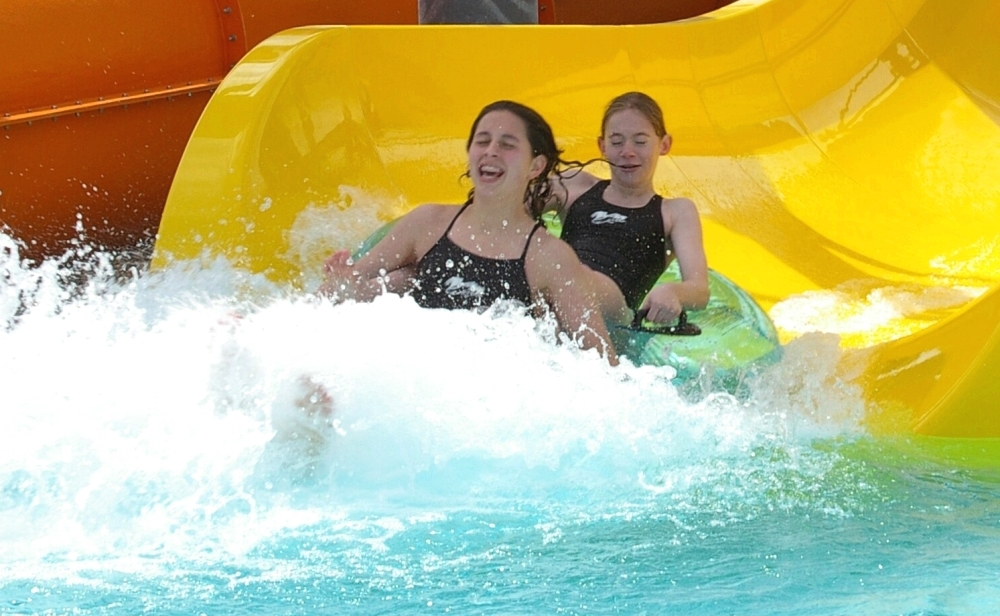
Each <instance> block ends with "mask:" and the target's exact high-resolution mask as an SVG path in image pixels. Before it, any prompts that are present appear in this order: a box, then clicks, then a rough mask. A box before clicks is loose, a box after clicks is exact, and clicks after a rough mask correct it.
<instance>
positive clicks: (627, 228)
mask: <svg viewBox="0 0 1000 616" xmlns="http://www.w3.org/2000/svg"><path fill="white" fill-rule="evenodd" d="M608 184H610V182H609V181H608V180H602V181H600V182H598V183H597V184H596V185H595V186H593V187H592V188H591V189H590V190H588V191H587V192H585V193H583V194H582V195H580V197H579V198H577V200H576V201H575V202H574V203H573V205H572V206H570V208H569V211H568V212H567V213H566V220H565V222H564V223H563V231H562V239H563V240H564V241H565V242H566V243H567V244H569V245H570V246H572V247H573V250H575V251H576V254H577V256H578V257H579V258H580V261H581V262H582V263H583V264H584V265H586V266H587V267H589V268H591V269H592V270H595V271H598V272H600V273H602V274H605V275H606V276H608V277H609V278H611V279H612V280H614V281H615V284H617V285H618V288H619V289H621V292H622V295H624V296H625V303H626V304H627V305H628V307H629V308H631V309H633V310H637V309H638V308H639V306H640V305H641V303H642V300H643V298H645V297H646V294H647V293H649V290H650V289H652V288H653V285H655V284H656V281H657V279H658V278H659V277H660V274H662V273H663V269H664V268H665V267H666V256H665V255H666V254H667V253H669V252H671V251H672V250H673V245H672V244H671V242H670V239H669V238H667V236H666V233H665V232H664V230H663V213H662V208H661V207H660V206H661V204H662V203H663V198H662V197H661V196H660V195H653V198H652V199H650V200H649V203H647V204H646V205H644V206H642V207H640V208H629V207H619V206H617V205H612V204H610V203H608V202H607V201H605V200H604V189H605V188H607V187H608Z"/></svg>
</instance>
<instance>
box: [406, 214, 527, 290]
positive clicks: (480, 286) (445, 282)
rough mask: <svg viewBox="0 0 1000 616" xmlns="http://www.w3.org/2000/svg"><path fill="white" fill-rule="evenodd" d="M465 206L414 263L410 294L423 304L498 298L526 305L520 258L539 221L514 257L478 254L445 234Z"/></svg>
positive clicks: (524, 252) (525, 277) (525, 284)
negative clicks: (518, 255)
mask: <svg viewBox="0 0 1000 616" xmlns="http://www.w3.org/2000/svg"><path fill="white" fill-rule="evenodd" d="M468 206H469V204H468V203H467V204H465V205H464V206H462V209H460V210H459V211H458V214H455V217H454V218H452V219H451V223H449V224H448V228H447V229H445V232H444V235H442V236H441V239H439V240H438V241H437V242H436V243H435V244H434V245H433V246H431V249H430V250H428V251H427V254H425V255H424V256H423V258H422V259H420V261H419V262H418V263H417V275H416V284H415V287H416V289H415V290H414V291H413V298H414V299H415V300H416V301H417V303H418V304H419V305H421V306H423V307H424V308H450V309H469V308H480V307H485V306H489V305H491V304H493V303H495V302H497V301H499V300H515V301H518V302H521V303H522V304H524V305H525V306H530V305H531V304H532V297H531V285H529V284H528V276H527V273H526V272H525V269H524V258H525V256H526V255H527V254H528V247H529V246H530V245H531V238H532V236H534V235H535V231H537V230H538V228H539V227H541V226H542V223H537V224H535V226H534V228H532V230H531V233H529V234H528V240H527V241H526V242H525V243H524V250H522V251H521V256H520V257H518V258H517V259H491V258H489V257H481V256H479V255H476V254H473V253H471V252H469V251H467V250H465V249H463V248H461V247H460V246H458V245H457V244H455V243H454V242H453V241H451V239H450V238H449V237H448V234H449V233H450V232H451V228H452V227H453V226H454V225H455V221H456V220H458V217H459V216H461V215H462V212H464V211H465V208H467V207H468Z"/></svg>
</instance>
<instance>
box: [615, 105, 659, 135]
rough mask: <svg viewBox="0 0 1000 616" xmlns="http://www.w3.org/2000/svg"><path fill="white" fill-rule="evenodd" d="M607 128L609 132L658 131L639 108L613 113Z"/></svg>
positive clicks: (651, 132) (652, 132)
mask: <svg viewBox="0 0 1000 616" xmlns="http://www.w3.org/2000/svg"><path fill="white" fill-rule="evenodd" d="M605 130H606V132H609V133H611V132H614V133H625V132H631V133H639V132H646V133H650V134H654V133H655V132H656V129H655V128H654V127H653V123H652V122H651V121H650V120H649V118H647V117H646V116H645V115H644V114H643V113H642V112H641V111H639V110H637V109H622V110H620V111H616V112H615V113H613V114H611V116H610V117H609V118H608V122H607V125H606V126H605Z"/></svg>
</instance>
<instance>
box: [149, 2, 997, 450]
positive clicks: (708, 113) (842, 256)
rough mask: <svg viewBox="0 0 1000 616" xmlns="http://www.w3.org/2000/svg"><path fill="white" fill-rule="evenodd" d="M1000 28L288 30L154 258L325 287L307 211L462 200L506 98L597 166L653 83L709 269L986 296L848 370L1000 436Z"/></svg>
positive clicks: (775, 284) (242, 95) (903, 12)
mask: <svg viewBox="0 0 1000 616" xmlns="http://www.w3.org/2000/svg"><path fill="white" fill-rule="evenodd" d="M998 23H1000V3H997V2H995V1H994V0H964V1H963V2H959V3H956V2H951V1H949V0H838V1H833V2H807V1H804V0H769V1H763V0H758V1H746V0H744V1H742V2H737V3H735V4H733V5H730V6H728V7H725V8H723V9H721V10H719V11H716V12H714V13H711V14H709V15H706V16H702V17H698V18H694V19H691V20H688V21H684V22H676V23H670V24H657V25H642V26H594V27H585V26H579V27H578V26H553V27H544V26H524V27H517V26H511V27H489V26H487V27H477V26H461V27H429V26H421V27H405V26H401V27H365V26H361V27H329V28H324V27H317V28H304V29H296V30H292V31H288V32H285V33H283V34H280V35H277V36H274V37H272V38H270V39H268V40H267V41H265V42H264V43H263V44H262V45H260V46H259V47H257V48H256V49H255V50H253V51H251V52H250V53H249V54H248V55H247V56H246V58H245V59H244V60H243V61H242V62H241V63H240V64H239V65H237V67H236V68H235V69H234V70H233V71H232V72H231V73H230V75H229V77H228V78H227V79H226V80H225V82H224V83H223V84H222V86H221V87H220V88H219V90H218V92H217V93H216V94H215V96H214V97H213V99H212V101H211V103H210V104H209V105H208V107H207V108H206V111H205V114H204V116H203V117H202V119H201V121H200V123H199V125H198V127H197V129H196V130H195V133H194V135H193V137H192V139H191V142H190V143H189V145H188V148H187V150H186V152H185V155H184V158H183V160H182V162H181V165H180V168H179V170H178V173H177V176H176V179H175V182H174V184H173V187H172V189H171V193H170V197H169V199H168V202H167V207H166V210H165V212H164V216H163V220H162V224H161V227H160V238H159V241H158V242H157V246H156V255H155V257H154V267H157V266H162V265H163V264H164V263H165V262H166V261H167V260H168V259H170V258H182V259H189V258H195V257H199V256H202V255H204V254H206V253H207V254H220V255H225V256H227V257H229V258H231V259H233V260H234V261H236V262H237V263H239V264H240V265H242V266H244V267H247V268H249V269H251V270H254V271H259V272H266V273H267V274H268V275H269V276H270V277H272V278H274V279H276V280H285V281H288V282H289V283H290V284H293V285H299V286H308V283H309V277H310V276H315V275H316V272H315V271H314V270H315V267H316V266H317V264H318V261H316V257H315V256H310V257H303V256H302V250H301V249H300V248H299V247H298V246H297V245H296V242H297V241H299V238H300V237H301V236H302V234H303V233H306V234H308V226H309V225H308V220H310V219H309V218H308V216H306V214H308V213H309V212H315V213H317V216H318V218H316V220H321V219H323V218H322V216H321V214H322V213H323V212H330V211H335V212H336V213H337V216H338V217H339V220H340V222H341V223H343V226H344V227H350V226H351V224H356V225H357V226H358V227H361V228H363V229H364V230H366V231H367V232H370V231H371V230H373V229H374V226H375V223H376V222H377V221H379V220H389V219H391V218H394V217H395V216H398V215H399V214H400V213H402V212H403V211H405V209H407V208H408V207H412V206H414V205H417V204H419V203H422V202H427V201H438V202H445V203H454V202H459V201H461V200H462V198H463V197H464V194H465V192H466V191H467V190H468V184H463V183H461V182H459V180H458V178H459V176H460V175H461V174H462V173H463V172H464V164H465V162H464V161H465V156H464V141H465V138H466V137H467V135H468V131H469V129H470V124H471V122H472V120H473V119H474V117H475V115H476V113H477V112H478V111H479V109H480V108H481V107H482V106H483V105H485V104H487V103H489V102H491V101H493V100H497V99H514V100H518V101H521V102H524V103H527V104H529V105H531V106H533V107H535V108H536V109H538V110H539V111H540V112H541V113H542V114H543V115H544V116H545V117H546V118H547V119H548V120H549V122H550V123H551V124H552V126H553V128H554V129H555V132H556V134H557V136H558V137H559V140H560V144H561V145H562V146H563V147H564V148H565V149H566V154H567V157H569V158H578V159H588V158H592V157H594V156H597V149H596V146H595V138H596V136H597V133H598V131H599V125H600V117H601V113H602V111H603V107H604V105H605V104H606V103H607V101H608V100H610V99H611V98H612V97H613V96H615V95H617V94H620V93H622V92H624V91H627V90H643V91H645V92H647V93H649V94H650V95H652V96H653V97H654V98H656V99H657V100H658V101H659V102H660V103H661V105H662V106H663V108H664V112H665V114H666V117H667V124H668V128H669V130H670V132H671V133H672V134H673V136H674V144H675V145H674V149H673V152H672V153H671V156H670V157H669V158H667V159H664V160H663V161H662V162H661V164H660V167H659V170H658V175H657V188H658V190H659V191H660V192H661V193H663V194H669V195H684V196H688V197H691V198H692V199H694V200H695V202H696V203H697V204H698V206H699V209H700V211H701V213H702V216H703V220H704V224H705V240H706V248H707V252H708V255H709V263H710V265H711V267H712V268H713V269H716V270H718V271H720V272H723V273H724V274H725V275H726V276H728V277H729V278H731V279H732V280H734V281H735V282H736V283H737V284H739V285H740V286H741V287H743V288H744V289H746V290H747V291H749V292H750V293H751V295H753V296H754V297H755V298H756V299H757V300H758V302H760V303H761V304H762V305H763V306H764V307H765V308H771V307H772V306H774V305H775V304H777V303H780V302H784V301H786V300H788V299H789V298H794V297H802V296H808V294H809V293H810V292H836V293H840V294H844V293H847V294H850V293H851V292H852V291H851V289H863V291H855V292H856V293H870V292H871V290H872V289H912V290H915V291H914V292H917V293H919V292H920V290H924V291H927V290H939V289H944V290H965V289H975V290H976V291H975V292H974V293H970V295H969V296H970V297H972V296H976V295H977V294H978V297H977V298H976V299H975V300H973V301H971V302H970V303H968V304H965V305H961V306H958V307H952V308H949V309H941V310H927V311H924V312H921V313H919V314H910V313H907V314H906V315H905V317H904V318H901V319H898V320H897V322H895V324H894V325H892V326H890V327H889V328H888V329H885V328H883V329H882V330H880V331H879V332H877V333H869V334H865V333H861V334H856V335H848V336H844V338H843V340H842V344H843V346H845V347H846V348H847V350H848V353H847V357H846V358H845V360H844V362H843V372H844V374H845V375H846V376H847V377H848V378H850V379H851V380H852V381H853V382H855V383H858V384H860V385H861V386H863V387H864V391H865V395H866V398H867V400H868V402H869V406H870V409H871V417H872V422H871V426H872V430H873V431H876V432H878V431H882V432H886V431H889V432H908V431H911V430H912V431H914V432H917V433H921V434H928V435H937V436H977V437H998V436H1000V329H998V326H1000V171H998V170H1000V72H998V71H997V70H996V66H997V62H998V61H1000V29H998V28H996V24H998ZM597 172H598V173H600V172H601V171H600V167H597ZM334 208H335V209H334ZM335 226H336V225H335ZM330 233H331V234H333V235H334V236H335V237H336V239H339V240H341V241H343V242H348V241H350V242H355V241H357V240H358V239H360V238H363V237H364V235H365V234H366V233H361V230H360V229H358V230H354V229H351V230H350V231H344V230H343V229H339V230H336V231H331V232H330ZM358 233H360V238H359V237H357V234H358ZM337 234H340V235H337ZM345 247H349V246H345ZM984 289H985V291H984ZM956 292H958V291H956ZM911 312H912V311H911ZM779 326H780V323H779ZM800 333H802V332H800V331H799V332H785V334H786V336H787V337H788V338H789V339H790V338H793V337H795V336H796V335H799V334H800ZM900 416H902V417H903V419H902V420H900V419H899V417H900ZM891 417H895V418H896V419H891V420H890V419H888V418H891Z"/></svg>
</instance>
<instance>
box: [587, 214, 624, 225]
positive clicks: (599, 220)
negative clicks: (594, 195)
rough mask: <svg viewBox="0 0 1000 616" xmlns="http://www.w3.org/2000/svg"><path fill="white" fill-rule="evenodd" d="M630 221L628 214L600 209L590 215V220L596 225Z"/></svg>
mask: <svg viewBox="0 0 1000 616" xmlns="http://www.w3.org/2000/svg"><path fill="white" fill-rule="evenodd" d="M626 221H628V216H625V215H623V214H615V213H612V212H605V211H604V210H598V211H596V212H594V213H593V214H591V215H590V222H592V223H593V224H595V225H617V224H620V223H623V222H626Z"/></svg>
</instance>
